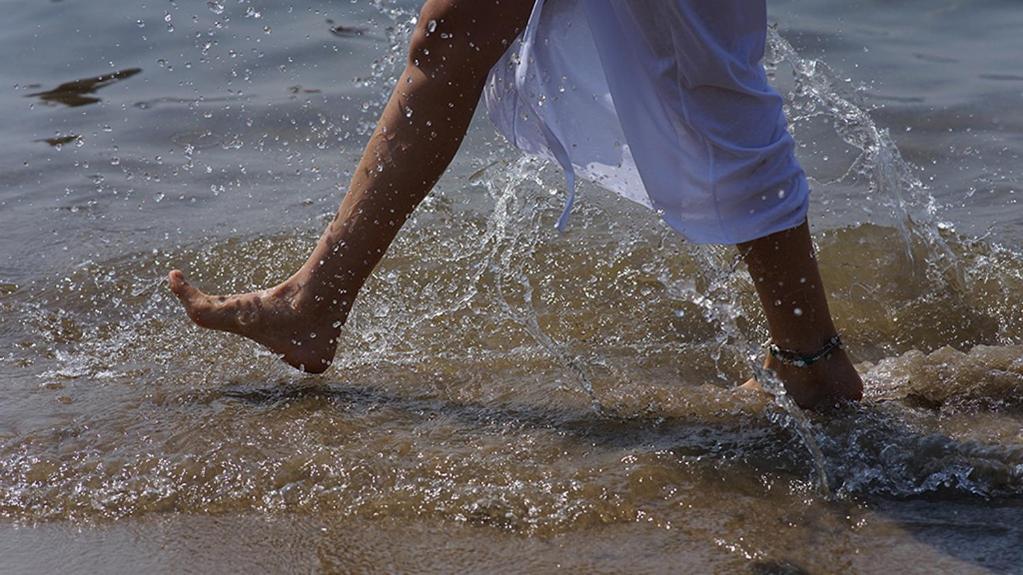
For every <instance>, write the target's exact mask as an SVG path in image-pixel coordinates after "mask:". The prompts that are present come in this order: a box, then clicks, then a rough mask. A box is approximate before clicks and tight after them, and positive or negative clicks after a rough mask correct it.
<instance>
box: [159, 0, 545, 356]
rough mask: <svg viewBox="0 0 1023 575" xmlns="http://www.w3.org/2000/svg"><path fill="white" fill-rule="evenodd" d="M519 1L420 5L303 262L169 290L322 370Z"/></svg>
mask: <svg viewBox="0 0 1023 575" xmlns="http://www.w3.org/2000/svg"><path fill="white" fill-rule="evenodd" d="M532 5H533V3H532V2H529V1H526V0H427V1H426V2H425V4H424V6H423V9H422V11H421V13H420V18H419V22H418V24H417V26H416V30H415V32H414V34H413V37H412V39H411V44H410V49H409V59H408V64H407V66H406V67H405V70H404V72H403V73H402V74H401V77H400V78H399V79H398V83H397V85H396V86H395V88H394V92H393V93H392V94H391V98H390V100H389V101H388V102H387V106H386V107H385V108H384V112H383V114H382V115H381V117H380V120H379V122H378V123H377V128H376V131H375V132H374V133H373V136H372V137H371V138H370V141H369V144H368V145H367V146H366V150H365V152H364V153H363V156H362V160H361V161H360V162H359V165H358V168H357V169H356V172H355V175H354V176H353V178H352V182H351V184H350V187H349V191H348V194H347V195H345V198H344V200H343V201H342V202H341V206H340V208H339V209H338V212H337V215H336V216H335V217H334V220H333V221H332V222H331V223H330V225H328V226H327V229H326V230H325V231H324V232H323V235H322V236H321V237H320V240H319V242H318V243H317V244H316V248H315V249H314V250H313V253H312V255H310V256H309V259H308V260H307V261H306V263H305V264H304V265H303V266H302V267H301V268H300V269H299V270H298V271H297V272H295V274H294V275H292V276H291V277H290V278H288V279H287V280H286V281H285V282H283V283H282V284H280V285H277V286H275V287H273V288H270V289H267V290H264V291H260V292H253V293H248V294H241V295H233V296H208V295H206V294H204V293H202V292H201V291H199V290H198V289H196V288H194V287H192V286H191V285H190V284H189V283H188V282H187V281H186V280H185V277H184V274H182V273H181V272H180V271H178V270H174V271H172V272H170V275H169V281H170V287H171V289H172V290H173V291H174V293H175V294H176V295H177V296H178V298H179V299H180V300H181V302H182V304H184V306H185V310H186V311H187V312H188V315H189V317H190V318H192V320H193V321H195V323H197V324H198V325H200V326H202V327H206V328H210V329H217V330H223V331H228V332H232V333H237V334H239V335H242V336H245V337H248V338H250V339H253V340H255V341H256V342H258V343H260V344H263V345H265V346H266V347H268V348H269V349H270V350H272V351H274V352H275V353H278V354H280V355H281V356H282V358H283V359H284V361H286V362H287V363H289V364H290V365H292V366H294V367H297V368H299V369H302V370H304V371H308V372H311V373H320V372H322V371H324V370H326V369H327V367H329V366H330V363H331V362H332V361H333V358H334V353H335V351H336V347H337V338H338V335H339V334H340V331H341V326H342V325H343V324H344V322H345V320H346V319H347V317H348V313H349V311H350V310H351V307H352V304H353V303H354V302H355V298H356V296H357V295H358V293H359V290H360V289H361V288H362V285H363V284H364V283H365V281H366V279H367V278H368V277H369V275H370V273H371V272H372V271H373V269H374V268H375V267H376V265H377V263H378V262H379V261H380V259H381V258H382V257H383V255H384V253H385V252H386V251H387V248H388V246H390V245H391V242H392V241H393V240H394V237H395V235H396V234H397V233H398V230H399V229H400V228H401V226H402V224H404V223H405V221H406V220H407V219H408V217H409V215H410V214H411V213H412V211H413V210H415V208H416V206H417V205H419V202H420V201H422V199H423V198H424V197H425V196H426V194H427V193H428V192H429V191H430V189H432V188H433V186H434V184H435V183H436V182H437V180H438V179H439V178H440V176H441V174H442V173H443V172H444V170H445V169H446V168H447V166H448V164H450V163H451V160H452V158H453V157H454V155H455V153H456V152H457V151H458V148H459V146H460V145H461V143H462V138H463V137H464V136H465V132H466V130H467V129H468V127H469V122H470V121H471V120H472V116H473V113H474V111H475V109H476V104H477V102H478V101H479V98H480V94H481V93H482V91H483V85H484V82H485V81H486V77H487V74H488V72H489V71H490V68H491V67H492V66H493V65H494V63H496V62H497V60H498V59H500V57H501V55H502V54H503V53H504V52H505V50H506V49H507V47H508V46H509V45H510V44H511V42H512V41H513V40H514V39H515V37H516V36H517V35H518V34H519V32H520V30H521V29H522V28H523V27H524V26H525V23H526V21H527V20H528V17H529V12H530V10H531V8H532Z"/></svg>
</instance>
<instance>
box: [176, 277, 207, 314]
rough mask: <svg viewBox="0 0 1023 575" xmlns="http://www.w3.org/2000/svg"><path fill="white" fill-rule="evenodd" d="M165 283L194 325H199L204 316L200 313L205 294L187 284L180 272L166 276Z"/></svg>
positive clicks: (204, 301)
mask: <svg viewBox="0 0 1023 575" xmlns="http://www.w3.org/2000/svg"><path fill="white" fill-rule="evenodd" d="M167 282H168V283H169V284H170V289H171V291H172V292H174V295H176V296H177V297H178V299H179V300H181V303H182V304H183V305H184V306H185V311H186V312H188V316H189V317H191V318H192V320H193V321H195V322H196V323H200V320H201V319H202V316H203V315H204V314H203V313H202V312H203V310H204V308H205V307H206V306H205V305H204V304H205V303H206V294H204V293H202V292H201V291H199V290H198V289H196V288H195V287H193V286H192V284H190V283H188V280H186V279H185V274H183V273H181V271H180V270H174V271H172V272H170V273H169V274H167Z"/></svg>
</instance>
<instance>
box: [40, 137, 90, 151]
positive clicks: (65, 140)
mask: <svg viewBox="0 0 1023 575" xmlns="http://www.w3.org/2000/svg"><path fill="white" fill-rule="evenodd" d="M79 138H81V136H79V135H78V134H71V135H70V136H54V137H52V138H45V139H42V140H36V141H37V142H46V143H47V144H49V145H51V146H53V147H55V148H60V147H61V146H63V145H64V144H70V143H71V142H74V141H76V140H78V139H79Z"/></svg>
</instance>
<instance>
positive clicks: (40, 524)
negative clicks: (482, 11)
mask: <svg viewBox="0 0 1023 575" xmlns="http://www.w3.org/2000/svg"><path fill="white" fill-rule="evenodd" d="M771 11H772V14H771V18H772V21H773V22H775V23H776V25H775V26H774V27H773V28H772V30H771V31H770V36H769V44H770V46H769V51H768V52H769V53H768V56H767V59H766V62H765V63H766V65H767V67H768V70H769V72H770V74H771V77H772V80H773V81H774V82H775V84H776V85H777V86H778V88H779V90H780V91H781V92H782V93H783V94H785V95H786V101H787V110H786V111H787V113H788V115H789V118H790V120H791V121H792V129H793V132H794V134H795V136H796V138H797V140H798V141H799V155H800V159H801V161H802V162H803V164H804V166H805V168H806V170H807V172H808V174H809V175H810V177H811V182H812V185H813V188H814V195H813V203H812V208H811V218H812V221H813V224H814V233H815V241H816V242H817V244H818V247H819V249H820V262H821V266H822V273H823V275H824V279H825V282H826V284H827V286H828V289H829V297H830V299H831V304H832V309H833V311H834V314H835V316H836V320H837V322H838V324H839V325H840V326H841V329H842V331H843V337H844V339H845V340H846V341H847V342H848V344H849V349H850V352H851V354H852V355H853V357H854V359H855V360H856V361H857V362H858V367H859V369H860V371H861V373H862V374H863V375H864V379H865V383H866V397H865V400H864V401H863V402H862V403H861V404H859V405H855V406H846V407H843V408H841V409H838V410H834V411H830V412H828V413H821V414H812V413H802V412H800V411H799V410H798V409H796V408H794V407H793V406H792V405H791V402H789V401H788V400H787V399H786V398H785V396H784V395H783V394H781V393H778V394H777V397H773V398H772V397H766V396H762V395H757V394H752V393H742V392H737V391H736V390H735V386H736V385H737V384H738V383H739V382H741V381H743V380H744V379H745V378H747V377H748V376H749V375H750V374H751V373H752V372H753V370H755V369H756V366H757V364H758V361H759V360H760V354H761V353H762V352H761V350H760V349H759V342H761V341H763V339H764V338H765V337H766V331H765V325H764V320H763V317H762V316H761V314H760V312H759V310H758V306H757V303H756V300H755V295H754V293H753V291H752V286H751V284H750V282H749V280H748V278H747V277H746V275H745V270H744V269H743V268H742V267H741V265H739V262H738V261H737V257H736V253H735V251H734V249H733V248H729V247H702V248H697V247H694V246H691V245H687V244H685V243H684V242H682V241H681V240H680V239H679V238H678V237H677V236H675V235H674V234H673V233H672V232H671V231H670V230H669V229H667V228H666V227H665V226H664V225H663V224H661V223H660V222H659V221H658V220H657V218H656V216H655V215H654V214H652V213H650V212H648V211H646V210H644V209H642V208H639V207H637V206H635V205H632V204H629V203H628V202H626V201H624V200H621V199H618V198H616V197H613V196H611V195H610V194H608V193H606V192H603V191H601V190H599V189H597V188H594V187H584V188H583V189H582V190H581V196H580V199H579V202H578V203H577V209H576V210H575V212H574V214H573V219H572V220H571V224H570V227H569V230H568V232H567V233H566V234H564V235H561V236H559V235H558V234H557V233H556V232H555V231H554V230H553V223H554V221H555V219H556V217H557V214H558V213H559V211H560V209H561V206H562V202H563V200H564V196H563V193H562V192H563V190H562V189H561V185H562V183H561V182H562V180H561V177H560V174H559V173H558V170H557V169H556V167H555V166H551V165H548V164H545V163H544V162H541V161H538V160H536V159H532V158H526V157H523V156H521V155H520V154H519V153H518V152H517V151H515V150H514V149H512V148H511V147H510V146H509V145H508V144H507V143H506V142H504V141H503V140H502V139H501V138H500V137H499V136H497V135H496V134H495V133H494V131H493V129H492V128H491V127H490V126H489V125H488V124H487V122H486V120H485V118H483V117H482V116H481V117H479V118H477V121H476V122H475V123H474V125H473V127H472V129H471V130H470V133H469V135H468V138H467V141H466V144H465V145H463V149H462V152H461V153H460V155H459V156H458V158H457V159H456V160H455V163H454V165H453V166H452V168H451V169H450V171H449V172H448V173H447V175H446V176H445V177H444V178H443V179H442V180H441V182H440V184H439V185H438V186H437V189H436V190H435V191H434V193H432V194H431V195H430V196H429V197H428V198H427V199H426V200H425V201H424V203H423V205H422V206H421V207H420V209H419V211H417V213H416V215H415V217H414V218H413V219H412V221H410V222H409V224H407V225H406V227H405V229H404V230H403V232H402V234H401V236H400V237H399V240H398V241H397V243H396V244H395V245H394V247H393V248H392V250H391V252H390V253H389V255H388V257H387V258H386V259H385V260H384V261H383V262H382V264H381V267H380V268H379V269H378V271H377V273H376V274H375V275H374V277H373V278H372V279H371V281H370V283H369V284H368V286H367V289H366V290H365V291H364V292H363V293H364V295H363V297H362V299H361V300H360V301H359V302H358V304H357V305H356V307H355V310H354V312H353V315H352V317H351V318H350V320H349V322H348V325H347V326H346V329H345V334H344V336H343V339H342V342H341V348H340V352H339V356H338V358H337V362H336V364H335V366H334V367H333V368H332V369H331V370H330V371H329V372H328V373H326V374H325V375H323V376H316V377H311V376H305V375H302V374H299V373H297V372H295V371H293V370H291V369H290V368H287V367H286V366H284V365H283V364H281V363H280V362H278V361H277V360H276V359H275V358H274V357H273V356H272V355H271V354H269V353H267V352H264V351H262V350H260V349H259V348H258V347H256V346H255V345H253V344H250V343H248V342H246V341H241V340H239V339H237V338H233V337H230V336H227V335H224V334H219V333H209V332H203V331H200V330H198V329H197V328H195V327H193V326H192V325H191V324H190V323H189V322H188V321H187V319H186V318H185V317H184V315H183V314H181V313H180V311H179V308H178V306H177V303H176V301H175V300H174V298H173V297H172V296H171V295H170V294H169V292H168V291H167V290H166V287H165V285H164V275H165V273H166V271H167V270H169V269H171V268H173V267H181V268H183V269H186V270H187V271H188V272H189V274H190V276H191V277H192V278H193V279H194V280H195V282H196V283H197V284H199V285H200V286H201V287H203V288H206V289H209V290H211V291H215V292H231V291H240V290H249V289H255V288H260V287H265V286H267V285H270V284H272V283H274V282H276V281H280V280H282V279H284V278H285V277H287V276H288V275H289V274H290V273H291V271H293V270H294V269H295V268H296V267H297V266H298V265H300V264H301V263H302V262H303V261H304V258H305V256H306V254H307V253H308V251H309V249H310V248H311V246H312V245H313V243H314V242H315V240H316V238H317V236H318V234H319V231H320V230H321V229H322V227H323V225H324V224H325V223H326V222H327V221H328V220H329V218H330V217H332V215H333V212H334V210H335V208H336V206H337V204H338V202H339V200H340V198H341V197H342V195H343V193H344V189H345V185H346V183H347V180H348V179H349V177H350V175H351V170H352V169H353V167H354V165H355V162H356V161H357V159H358V156H359V154H360V153H361V149H362V147H363V146H364V144H365V141H366V139H367V138H368V135H369V134H370V132H371V130H372V129H373V125H374V121H375V118H376V116H377V114H378V113H379V112H380V110H381V107H382V105H383V103H384V102H385V101H386V97H387V95H388V92H389V88H390V84H391V81H392V79H393V77H394V76H395V74H396V70H397V69H398V68H399V67H400V66H401V65H402V64H403V61H404V51H405V45H406V42H407V35H408V32H409V31H410V29H411V27H412V26H413V22H414V18H415V17H416V3H415V2H411V1H399V2H384V1H365V0H363V1H353V2H344V3H340V2H309V3H305V4H287V3H265V4H260V3H258V2H252V1H241V2H238V1H234V0H232V1H229V2H228V1H222V2H217V1H211V2H207V3H184V2H146V3H138V2H121V1H116V2H104V3H86V2H80V1H76V0H63V1H54V2H37V3H8V5H5V18H4V19H3V20H2V22H0V30H2V32H3V33H2V34H0V47H2V48H3V52H4V53H5V54H6V56H5V58H4V59H3V63H2V64H0V77H2V84H0V86H2V88H3V89H2V90H0V108H2V109H3V112H4V113H3V116H2V117H3V119H4V130H3V134H2V136H0V138H3V143H4V146H3V148H2V151H0V168H2V169H0V560H2V566H0V570H3V571H5V572H57V571H59V572H82V573H85V572H90V573H91V572H97V571H104V572H125V573H128V572H140V571H147V572H179V571H196V572H251V571H275V572H285V571H287V572H291V571H300V572H310V571H323V572H343V573H350V572H359V573H361V572H366V573H371V572H410V571H411V572H452V571H472V572H546V571H554V570H559V569H560V570H565V571H568V572H586V573H592V572H623V571H628V572H665V573H667V572H678V571H686V572H720V573H734V572H739V573H742V572H747V573H835V572H863V573H869V572H888V571H893V570H899V571H901V572H906V573H916V572H919V573H935V572H947V573H985V572H1012V571H1017V570H1019V569H1020V568H1019V565H1020V563H1021V561H1023V551H1021V550H1020V549H1021V547H1020V545H1019V543H1020V541H1021V540H1023V533H1021V527H1020V525H1021V524H1023V522H1021V520H1023V498H1021V495H1023V433H1021V423H1023V410H1021V407H1023V402H1021V400H1020V392H1021V391H1023V340H1021V338H1020V335H1019V334H1020V328H1021V326H1023V306H1020V304H1019V302H1020V301H1021V299H1023V259H1021V256H1020V253H1021V251H1023V208H1021V207H1020V206H1019V203H1018V201H1019V197H1020V193H1021V192H1020V191H1019V190H1020V181H1019V178H1020V171H1019V170H1020V168H1019V166H1020V153H1021V150H1023V141H1021V140H1020V138H1019V134H1020V133H1021V131H1023V114H1021V112H1020V110H1021V109H1023V106H1020V103H1021V102H1020V100H1021V99H1023V68H1021V66H1020V64H1019V57H1018V56H1019V54H1020V53H1023V40H1021V38H1023V37H1021V36H1020V35H1019V33H1018V31H1019V29H1020V26H1021V24H1023V12H1020V10H1019V9H1018V7H1017V6H1016V5H1015V3H1014V2H1010V1H994V0H992V1H980V0H976V1H963V0H956V1H953V0H928V1H926V2H924V1H922V0H919V1H913V2H903V3H899V4H897V5H893V4H890V3H878V2H867V1H854V2H837V1H833V0H814V1H804V2H790V1H777V2H773V3H772V4H771ZM769 387H771V386H770V385H769ZM772 389H774V391H776V392H780V389H779V388H777V387H772Z"/></svg>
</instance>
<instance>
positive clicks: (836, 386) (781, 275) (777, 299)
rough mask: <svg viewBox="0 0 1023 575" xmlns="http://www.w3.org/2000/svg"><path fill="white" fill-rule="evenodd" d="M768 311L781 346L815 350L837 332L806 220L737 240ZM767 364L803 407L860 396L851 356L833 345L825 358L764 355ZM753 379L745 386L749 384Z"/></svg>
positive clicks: (808, 351)
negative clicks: (804, 361) (801, 360)
mask: <svg viewBox="0 0 1023 575" xmlns="http://www.w3.org/2000/svg"><path fill="white" fill-rule="evenodd" d="M739 249H740V250H741V251H742V253H743V256H744V258H745V260H746V265H747V266H748V267H749V273H750V276H751V277H752V278H753V284H754V285H755V286H756V289H757V295H759V296H760V303H761V305H762V306H763V307H764V314H765V315H766V316H767V324H768V328H769V329H770V331H771V339H772V341H774V343H775V344H777V345H778V346H779V347H781V348H783V349H789V350H794V351H797V352H799V353H800V354H802V355H810V354H813V353H814V352H815V351H816V350H819V349H821V347H822V346H824V344H825V343H827V341H828V340H829V339H830V338H831V337H832V336H834V335H835V334H836V333H837V332H836V330H835V324H834V322H833V321H832V319H831V312H830V311H829V310H828V300H827V296H826V295H825V293H824V284H823V283H822V282H821V277H820V271H819V270H818V268H817V258H816V256H815V254H814V250H813V244H812V243H811V241H810V229H809V225H808V224H807V223H806V222H804V223H803V224H802V225H800V226H799V227H796V228H792V229H790V230H785V231H783V232H778V233H776V234H772V235H770V236H767V237H764V238H760V239H758V240H754V241H752V242H749V243H745V244H740V245H739ZM764 366H765V367H766V368H768V369H770V370H772V371H774V373H775V374H777V375H778V377H779V379H781V381H782V383H783V384H784V385H785V389H786V391H787V392H788V394H789V395H790V396H792V398H793V399H794V400H795V401H796V403H798V404H799V405H800V406H802V407H814V406H818V405H821V404H823V403H826V402H829V401H835V400H858V399H860V398H861V397H862V396H863V382H862V381H861V380H860V376H859V374H858V373H856V368H854V367H853V365H852V362H851V361H850V360H849V356H848V355H847V354H846V352H845V351H844V350H841V349H840V350H837V351H835V352H834V353H832V354H831V355H830V356H829V357H828V358H827V359H824V360H821V361H819V362H817V363H814V364H812V365H809V366H806V367H796V366H792V365H787V364H784V363H782V362H780V361H778V360H777V359H775V358H773V357H771V356H770V355H768V357H767V360H766V363H765V365H764ZM755 384H756V382H755V381H754V380H751V381H749V382H747V385H749V386H753V385H755Z"/></svg>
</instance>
